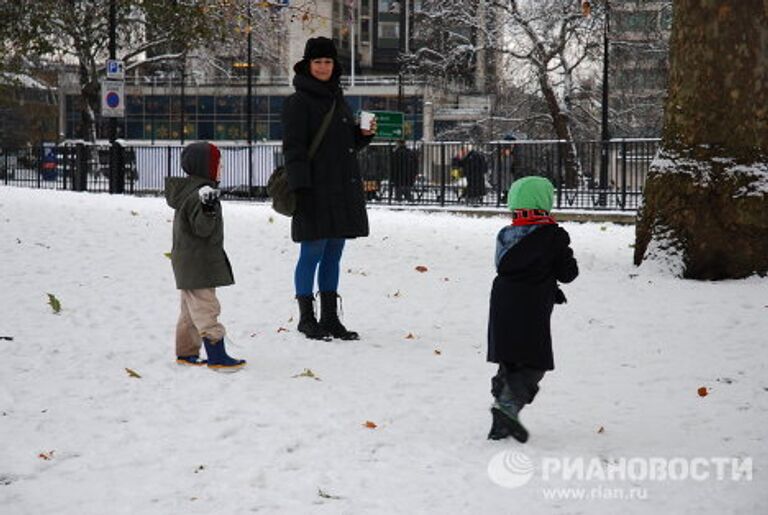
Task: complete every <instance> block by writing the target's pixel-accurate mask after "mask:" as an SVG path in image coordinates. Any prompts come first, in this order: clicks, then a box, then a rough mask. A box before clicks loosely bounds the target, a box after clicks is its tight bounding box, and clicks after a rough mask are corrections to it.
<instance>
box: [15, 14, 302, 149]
mask: <svg viewBox="0 0 768 515" xmlns="http://www.w3.org/2000/svg"><path fill="white" fill-rule="evenodd" d="M113 1H114V3H115V5H116V9H117V46H118V56H117V57H118V58H119V59H122V60H124V61H125V64H126V69H128V70H130V69H132V68H133V67H135V66H142V65H143V66H146V65H148V64H151V63H155V62H167V61H174V60H176V61H178V60H179V59H185V58H186V56H187V55H188V54H190V52H192V51H193V50H197V51H198V52H197V54H198V55H200V56H204V57H206V58H210V60H211V63H213V64H214V65H215V64H216V59H215V57H216V56H219V55H222V53H226V52H228V51H229V50H231V49H232V47H233V45H234V44H235V43H234V42H236V41H238V40H239V41H242V40H243V39H244V38H243V35H242V32H241V31H238V30H236V29H237V28H241V29H242V28H243V27H245V26H246V25H247V26H248V27H249V29H248V30H253V35H254V36H256V38H257V39H256V45H257V48H260V47H264V46H265V45H270V44H272V43H273V42H274V41H275V40H276V39H277V38H275V37H274V27H275V26H276V23H275V19H274V17H273V16H271V15H270V14H269V13H268V11H269V7H270V4H269V3H268V2H251V1H250V0H237V1H235V0H174V1H166V0H113ZM110 4H111V2H107V1H101V0H67V1H62V0H18V1H15V2H3V3H2V4H0V52H2V54H0V63H16V64H19V63H21V68H24V67H26V68H33V67H35V66H38V65H39V64H40V63H41V62H47V63H51V62H58V63H72V64H75V65H76V66H77V68H78V72H79V84H80V90H81V97H82V100H83V102H82V111H81V118H82V123H81V131H82V133H81V134H80V136H81V137H82V138H84V139H87V140H91V141H93V140H94V139H95V138H96V114H97V112H98V111H99V95H100V83H99V80H100V78H102V74H103V63H104V60H105V59H106V57H107V55H108V54H107V45H108V42H109V24H108V20H109V8H110ZM313 4H314V0H309V1H307V2H299V4H298V5H294V6H293V7H292V8H291V9H290V10H289V11H288V14H287V16H292V17H297V16H298V17H299V18H301V17H304V16H309V14H308V12H309V11H308V10H309V9H310V8H311V6H312V5H313ZM249 7H250V8H251V9H252V11H251V15H250V16H248V15H247V10H248V8H249ZM254 7H256V9H253V8H254ZM260 8H264V9H260ZM246 16H248V17H247V19H246ZM201 49H203V51H200V50H201ZM204 49H210V51H208V52H206V51H204ZM267 54H268V53H265V55H267Z"/></svg>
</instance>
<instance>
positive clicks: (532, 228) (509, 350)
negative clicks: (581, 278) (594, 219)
mask: <svg viewBox="0 0 768 515" xmlns="http://www.w3.org/2000/svg"><path fill="white" fill-rule="evenodd" d="M553 197H554V188H553V186H552V183H551V182H549V181H548V180H547V179H545V178H543V177H524V178H522V179H519V180H517V181H515V182H514V183H512V186H511V187H510V188H509V194H508V196H507V205H508V207H509V209H510V210H511V211H512V224H511V225H508V226H506V227H504V228H502V229H501V231H499V234H498V236H497V237H496V273H497V275H496V278H495V279H494V281H493V289H492V290H491V305H490V315H489V320H488V361H490V362H492V363H498V365H499V369H498V372H497V373H496V376H495V377H494V378H493V379H492V380H491V386H492V388H491V393H492V394H493V397H494V399H495V402H494V404H493V407H492V408H491V413H492V415H493V425H492V427H491V431H490V433H489V434H488V438H490V439H492V440H499V439H502V438H506V437H507V436H512V437H514V438H515V439H517V440H519V441H521V442H525V441H526V440H527V439H528V431H527V430H526V429H525V427H524V426H523V425H522V424H521V423H520V420H519V413H520V410H521V409H522V408H523V406H525V405H526V404H530V403H531V402H532V401H533V398H534V396H535V395H536V393H537V392H538V390H539V387H538V384H539V381H541V379H542V378H543V377H544V373H545V372H547V371H548V370H553V369H554V368H555V365H554V360H553V357H552V337H551V335H550V318H551V316H552V310H553V307H554V305H555V304H561V303H564V302H565V301H566V300H565V295H564V294H563V292H562V290H560V288H559V287H558V284H557V283H558V281H559V282H562V283H569V282H571V281H573V280H574V279H575V278H576V276H577V275H578V274H579V269H578V265H577V264H576V259H574V257H573V250H571V247H570V246H569V245H570V241H571V239H570V237H569V236H568V233H567V232H566V231H565V229H563V228H562V227H560V226H559V225H557V223H556V222H555V219H554V218H553V217H552V216H551V213H550V211H551V210H552V203H553Z"/></svg>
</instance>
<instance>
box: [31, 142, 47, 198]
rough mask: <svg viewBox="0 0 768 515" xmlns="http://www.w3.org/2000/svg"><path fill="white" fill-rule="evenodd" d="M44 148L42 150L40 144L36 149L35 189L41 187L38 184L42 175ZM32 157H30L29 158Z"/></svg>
mask: <svg viewBox="0 0 768 515" xmlns="http://www.w3.org/2000/svg"><path fill="white" fill-rule="evenodd" d="M44 152H45V148H43V144H42V143H40V147H38V149H37V166H36V168H37V189H40V188H41V187H42V184H41V182H40V180H41V176H42V175H43V157H44ZM30 157H32V156H30Z"/></svg>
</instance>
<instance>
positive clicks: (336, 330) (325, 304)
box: [320, 291, 360, 340]
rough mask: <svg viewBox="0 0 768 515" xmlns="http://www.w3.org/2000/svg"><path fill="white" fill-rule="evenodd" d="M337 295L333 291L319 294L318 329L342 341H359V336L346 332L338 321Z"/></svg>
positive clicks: (352, 332)
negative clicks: (320, 328)
mask: <svg viewBox="0 0 768 515" xmlns="http://www.w3.org/2000/svg"><path fill="white" fill-rule="evenodd" d="M339 298H341V297H339V295H338V294H337V293H336V292H335V291H321V292H320V327H322V328H323V329H325V330H326V331H328V332H329V333H331V336H333V337H334V338H340V339H342V340H359V339H360V335H359V334H357V333H356V332H354V331H348V330H347V328H346V327H344V325H343V324H342V323H341V320H339V315H338V312H337V311H336V299H339Z"/></svg>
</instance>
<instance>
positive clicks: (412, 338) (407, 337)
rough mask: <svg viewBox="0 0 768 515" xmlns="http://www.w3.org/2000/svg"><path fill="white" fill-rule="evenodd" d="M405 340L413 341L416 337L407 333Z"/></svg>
mask: <svg viewBox="0 0 768 515" xmlns="http://www.w3.org/2000/svg"><path fill="white" fill-rule="evenodd" d="M405 339H406V340H414V339H416V337H415V336H414V335H413V333H408V334H407V335H405Z"/></svg>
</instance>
